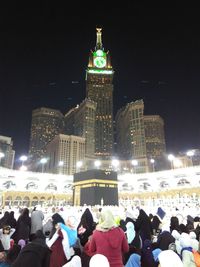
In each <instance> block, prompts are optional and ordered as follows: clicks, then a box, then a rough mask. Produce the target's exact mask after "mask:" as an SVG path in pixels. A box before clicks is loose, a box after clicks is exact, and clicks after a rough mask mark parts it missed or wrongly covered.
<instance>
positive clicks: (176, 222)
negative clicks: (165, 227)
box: [170, 216, 180, 233]
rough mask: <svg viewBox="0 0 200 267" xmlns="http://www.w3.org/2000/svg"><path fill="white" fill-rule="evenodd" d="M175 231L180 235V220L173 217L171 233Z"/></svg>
mask: <svg viewBox="0 0 200 267" xmlns="http://www.w3.org/2000/svg"><path fill="white" fill-rule="evenodd" d="M173 230H176V231H178V232H179V233H180V227H179V220H178V217H176V216H172V217H171V219H170V232H171V233H172V231H173Z"/></svg>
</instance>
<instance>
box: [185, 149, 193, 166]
mask: <svg viewBox="0 0 200 267" xmlns="http://www.w3.org/2000/svg"><path fill="white" fill-rule="evenodd" d="M186 155H187V156H188V157H189V158H190V159H191V162H192V166H193V160H192V157H193V156H194V151H193V150H189V151H188V152H187V153H186Z"/></svg>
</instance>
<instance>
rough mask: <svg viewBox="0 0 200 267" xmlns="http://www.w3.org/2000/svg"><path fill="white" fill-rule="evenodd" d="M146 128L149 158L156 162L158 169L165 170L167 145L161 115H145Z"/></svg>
mask: <svg viewBox="0 0 200 267" xmlns="http://www.w3.org/2000/svg"><path fill="white" fill-rule="evenodd" d="M144 128H145V139H146V151H147V157H148V158H149V159H154V160H155V162H156V164H155V166H156V168H157V169H165V168H164V155H165V154H166V144H165V134H164V121H163V119H162V118H161V117H160V116H159V115H145V116H144Z"/></svg>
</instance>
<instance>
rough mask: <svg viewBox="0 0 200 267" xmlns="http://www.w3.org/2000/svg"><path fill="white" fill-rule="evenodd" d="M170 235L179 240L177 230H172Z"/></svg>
mask: <svg viewBox="0 0 200 267" xmlns="http://www.w3.org/2000/svg"><path fill="white" fill-rule="evenodd" d="M172 236H173V237H174V238H175V239H176V240H179V239H180V237H181V235H180V234H179V232H178V231H177V230H173V231H172Z"/></svg>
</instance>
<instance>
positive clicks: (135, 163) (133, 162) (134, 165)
mask: <svg viewBox="0 0 200 267" xmlns="http://www.w3.org/2000/svg"><path fill="white" fill-rule="evenodd" d="M131 164H132V165H133V169H134V173H136V166H138V161H137V160H136V159H133V160H131Z"/></svg>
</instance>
